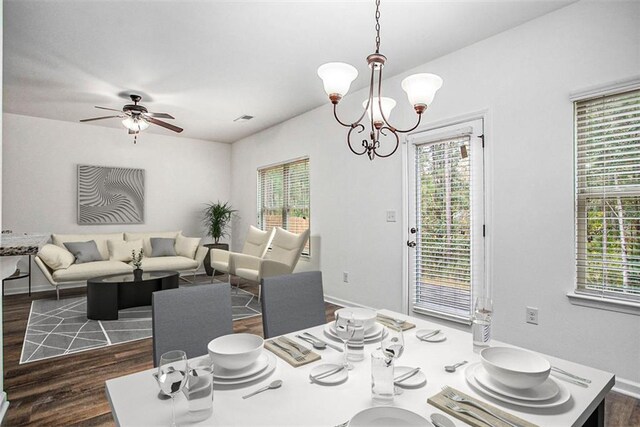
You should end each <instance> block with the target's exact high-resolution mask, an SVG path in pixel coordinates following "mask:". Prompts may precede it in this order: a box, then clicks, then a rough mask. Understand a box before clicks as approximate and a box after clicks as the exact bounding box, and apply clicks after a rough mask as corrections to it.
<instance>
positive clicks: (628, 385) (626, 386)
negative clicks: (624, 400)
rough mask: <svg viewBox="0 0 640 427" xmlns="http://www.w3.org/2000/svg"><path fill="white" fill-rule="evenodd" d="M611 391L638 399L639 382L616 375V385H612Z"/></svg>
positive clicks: (639, 391) (639, 395)
mask: <svg viewBox="0 0 640 427" xmlns="http://www.w3.org/2000/svg"><path fill="white" fill-rule="evenodd" d="M613 391H615V392H617V393H620V394H624V395H625V396H629V397H633V398H634V399H640V383H637V382H635V381H630V380H625V379H624V378H618V377H616V385H615V386H613Z"/></svg>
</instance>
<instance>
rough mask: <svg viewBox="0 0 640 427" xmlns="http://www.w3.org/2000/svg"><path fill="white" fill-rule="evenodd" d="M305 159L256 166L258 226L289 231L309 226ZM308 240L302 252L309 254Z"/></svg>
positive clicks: (307, 169)
mask: <svg viewBox="0 0 640 427" xmlns="http://www.w3.org/2000/svg"><path fill="white" fill-rule="evenodd" d="M309 194H310V191H309V159H308V158H306V159H300V160H294V161H291V162H288V163H283V164H280V165H276V166H269V167H265V168H261V169H258V226H259V227H260V228H261V229H262V230H270V229H272V228H273V227H282V228H284V229H285V230H288V231H291V232H292V233H297V234H299V233H302V232H303V231H305V230H307V229H308V228H309V220H310V203H309ZM309 252H310V248H309V243H308V242H307V245H306V246H305V248H304V250H303V254H305V255H309Z"/></svg>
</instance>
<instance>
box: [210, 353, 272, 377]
mask: <svg viewBox="0 0 640 427" xmlns="http://www.w3.org/2000/svg"><path fill="white" fill-rule="evenodd" d="M266 353H267V350H263V351H262V354H260V356H258V359H257V360H256V361H255V362H253V363H252V364H251V365H249V366H247V367H246V368H242V369H237V370H236V369H233V370H232V369H225V368H223V367H222V366H216V365H213V377H214V378H216V379H220V380H237V379H240V378H244V377H249V376H251V375H256V374H258V373H259V372H262V371H264V370H265V369H266V368H267V366H268V365H269V359H268V358H267V354H266Z"/></svg>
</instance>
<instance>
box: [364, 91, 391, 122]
mask: <svg viewBox="0 0 640 427" xmlns="http://www.w3.org/2000/svg"><path fill="white" fill-rule="evenodd" d="M380 100H381V101H382V102H378V97H377V96H374V97H373V100H372V101H371V103H372V105H369V108H367V114H369V120H371V111H373V123H384V121H385V120H384V119H383V118H382V114H381V113H380V104H382V112H383V113H384V117H385V118H386V119H387V120H389V116H390V115H391V110H393V107H395V106H396V101H395V100H393V99H392V98H385V97H384V96H383V97H382V98H380ZM367 101H368V100H366V99H365V100H364V102H363V103H362V106H363V107H365V108H366V107H367Z"/></svg>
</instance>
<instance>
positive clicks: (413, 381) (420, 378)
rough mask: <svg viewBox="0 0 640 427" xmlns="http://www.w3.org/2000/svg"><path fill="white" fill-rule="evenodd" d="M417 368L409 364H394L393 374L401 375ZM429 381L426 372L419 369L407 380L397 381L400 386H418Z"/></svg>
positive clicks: (395, 375)
mask: <svg viewBox="0 0 640 427" xmlns="http://www.w3.org/2000/svg"><path fill="white" fill-rule="evenodd" d="M413 369H415V368H411V367H409V366H394V368H393V376H394V377H396V378H397V377H399V376H400V375H404V374H406V373H408V372H409V371H412V370H413ZM426 382H427V377H426V376H425V375H424V372H422V371H418V373H417V374H415V375H414V376H412V377H411V378H407V379H406V380H404V381H402V382H399V383H397V384H396V385H397V386H398V387H402V388H418V387H422V386H423V385H425V384H426Z"/></svg>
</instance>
